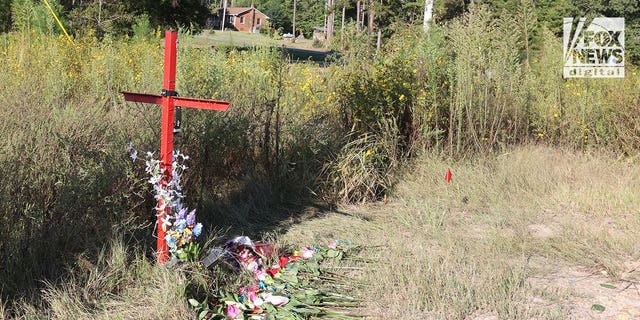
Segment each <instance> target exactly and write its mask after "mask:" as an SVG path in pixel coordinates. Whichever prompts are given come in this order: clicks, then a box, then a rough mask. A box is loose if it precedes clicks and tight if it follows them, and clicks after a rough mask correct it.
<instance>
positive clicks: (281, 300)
mask: <svg viewBox="0 0 640 320" xmlns="http://www.w3.org/2000/svg"><path fill="white" fill-rule="evenodd" d="M264 302H266V303H270V304H272V305H274V306H276V307H279V306H282V305H285V304H287V303H289V298H287V297H283V296H274V295H272V294H270V293H269V294H267V295H266V296H265V298H264Z"/></svg>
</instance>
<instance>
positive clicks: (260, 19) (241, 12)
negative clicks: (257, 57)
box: [218, 4, 269, 33]
mask: <svg viewBox="0 0 640 320" xmlns="http://www.w3.org/2000/svg"><path fill="white" fill-rule="evenodd" d="M218 10H219V16H220V17H222V16H224V22H225V29H227V28H231V27H232V28H234V29H235V30H238V31H242V32H255V33H258V32H260V28H261V27H264V26H266V22H267V20H268V19H269V17H267V15H266V14H264V13H262V12H261V11H260V10H258V9H256V8H255V7H254V6H253V4H252V5H251V7H227V8H226V9H223V8H221V9H218ZM218 22H219V21H218Z"/></svg>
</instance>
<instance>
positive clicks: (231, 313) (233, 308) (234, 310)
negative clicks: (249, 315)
mask: <svg viewBox="0 0 640 320" xmlns="http://www.w3.org/2000/svg"><path fill="white" fill-rule="evenodd" d="M241 313H242V310H240V308H238V306H237V305H236V304H235V303H234V304H230V305H229V306H228V307H227V317H229V318H231V319H235V318H236V317H237V316H238V315H240V314H241Z"/></svg>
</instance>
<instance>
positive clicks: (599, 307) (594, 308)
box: [591, 304, 606, 312]
mask: <svg viewBox="0 0 640 320" xmlns="http://www.w3.org/2000/svg"><path fill="white" fill-rule="evenodd" d="M591 309H593V310H596V311H600V312H602V311H604V310H605V309H606V308H605V307H604V306H603V305H601V304H594V305H592V306H591Z"/></svg>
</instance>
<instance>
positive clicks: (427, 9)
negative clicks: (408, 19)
mask: <svg viewBox="0 0 640 320" xmlns="http://www.w3.org/2000/svg"><path fill="white" fill-rule="evenodd" d="M432 19H433V0H425V1H424V21H423V23H422V28H423V29H424V32H427V33H428V32H429V22H431V20H432Z"/></svg>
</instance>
